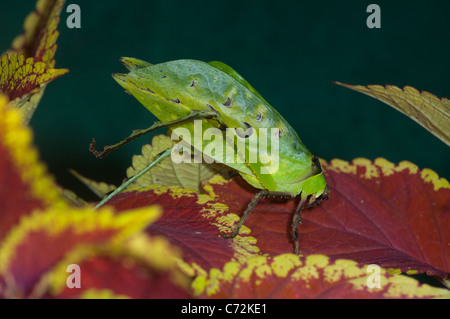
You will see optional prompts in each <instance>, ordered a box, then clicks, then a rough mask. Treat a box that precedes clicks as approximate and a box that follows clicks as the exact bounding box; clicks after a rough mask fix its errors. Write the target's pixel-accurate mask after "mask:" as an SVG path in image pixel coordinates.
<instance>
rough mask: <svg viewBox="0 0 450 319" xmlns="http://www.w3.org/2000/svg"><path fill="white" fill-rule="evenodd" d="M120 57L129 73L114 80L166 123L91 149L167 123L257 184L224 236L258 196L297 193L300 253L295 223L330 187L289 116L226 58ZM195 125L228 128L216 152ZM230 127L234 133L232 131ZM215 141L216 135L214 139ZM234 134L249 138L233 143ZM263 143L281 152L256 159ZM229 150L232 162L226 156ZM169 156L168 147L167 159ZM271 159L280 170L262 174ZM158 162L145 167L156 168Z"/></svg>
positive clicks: (99, 154) (219, 129) (218, 129)
mask: <svg viewBox="0 0 450 319" xmlns="http://www.w3.org/2000/svg"><path fill="white" fill-rule="evenodd" d="M122 62H123V63H124V65H125V66H126V67H127V68H128V70H129V71H130V72H129V73H127V74H114V75H113V76H114V79H115V80H116V81H117V82H118V83H119V84H120V85H121V86H122V87H123V88H125V90H126V91H127V92H128V93H130V94H132V95H133V96H134V97H135V98H136V99H137V100H138V101H139V102H140V103H142V104H143V105H144V106H145V107H146V108H147V109H148V110H149V111H150V112H152V113H153V114H154V115H155V116H156V117H157V118H158V119H159V120H160V121H161V122H158V123H155V124H154V125H153V126H151V127H150V128H148V129H146V130H139V131H134V132H133V134H132V135H131V136H130V137H129V138H127V139H125V140H123V141H122V142H119V143H117V144H115V145H113V146H109V147H105V149H104V151H103V152H98V151H96V150H95V149H94V145H95V141H93V143H92V144H91V151H92V152H93V153H94V154H95V155H96V156H97V157H99V158H101V157H104V156H106V155H107V154H108V153H109V152H111V151H112V150H114V149H116V148H118V147H120V146H121V145H123V144H125V143H128V142H129V141H131V140H133V139H135V138H137V137H139V136H142V135H144V134H146V133H148V132H150V131H153V130H155V129H157V128H160V127H169V128H170V130H172V132H176V131H177V132H180V131H181V132H182V134H179V137H180V138H181V137H182V139H183V141H184V143H185V144H186V143H187V145H189V146H191V147H192V148H193V149H194V150H197V151H200V152H202V153H204V154H205V156H206V155H207V156H206V158H212V159H213V160H215V161H217V162H221V163H223V164H225V165H227V166H229V167H230V168H232V169H234V170H236V171H237V172H238V173H239V174H240V175H241V176H242V177H243V178H244V179H245V180H246V181H247V182H248V183H249V184H251V185H252V186H254V187H256V188H257V189H260V191H259V192H258V193H257V194H256V196H255V197H254V199H253V200H252V201H251V202H250V204H249V206H248V208H247V209H246V211H245V212H244V214H243V216H242V218H241V220H240V222H239V223H238V224H237V225H236V226H235V227H234V228H233V231H232V233H231V235H227V236H224V237H227V238H233V237H235V236H236V235H237V233H238V232H239V230H240V228H241V226H242V225H243V223H244V222H245V220H246V218H247V217H248V216H249V214H250V213H251V211H252V210H253V208H254V207H255V206H256V204H257V202H258V200H259V198H261V197H266V196H281V197H286V198H293V197H296V196H300V201H299V204H298V207H297V209H296V212H295V214H294V217H293V222H292V236H293V239H294V242H295V252H296V253H297V254H298V250H299V247H298V224H299V223H300V222H301V211H302V209H303V208H304V207H312V206H315V205H318V204H320V203H321V202H322V201H323V200H325V199H328V196H329V188H328V185H327V184H326V181H325V178H324V176H323V174H322V169H321V167H320V163H319V160H318V158H317V157H315V156H313V155H312V154H311V152H310V151H309V150H308V149H307V148H306V147H305V146H304V145H303V143H302V142H301V140H300V138H299V137H298V135H297V133H296V132H295V131H294V129H293V128H292V127H291V126H290V125H289V124H288V123H287V121H286V120H285V119H284V118H283V117H282V116H281V115H280V114H279V113H278V112H277V111H276V110H275V109H274V108H273V107H271V106H270V105H269V104H268V103H267V102H266V101H265V100H264V98H263V97H262V96H261V95H260V94H259V93H258V92H256V90H255V89H254V88H253V87H252V86H251V85H250V84H249V83H248V82H247V81H246V80H245V79H244V78H243V77H242V76H240V75H239V74H238V73H237V72H236V71H234V70H233V69H232V68H231V67H229V66H227V65H225V64H223V63H221V62H210V63H205V62H201V61H196V60H177V61H171V62H166V63H161V64H157V65H152V64H150V63H148V62H145V61H141V60H138V59H134V58H122ZM198 122H200V124H201V130H202V132H201V133H204V132H206V131H207V130H209V129H215V130H216V131H215V132H216V133H215V134H217V132H223V134H225V131H227V136H226V138H225V139H224V140H225V143H224V145H223V148H221V149H220V147H215V148H214V152H213V151H211V150H210V151H209V152H206V151H205V150H206V148H207V147H208V145H209V146H210V143H209V144H208V142H210V140H202V141H200V142H198V141H196V139H195V138H196V137H198V135H196V134H198V133H196V132H195V130H196V129H197V128H198V126H196V124H198ZM268 129H271V130H272V133H271V134H270V133H269V134H268V133H267V130H268ZM274 129H275V131H273V130H274ZM244 130H245V132H244ZM230 131H231V132H232V134H228V132H230ZM243 132H244V133H243ZM186 135H187V136H188V137H189V138H187V137H186ZM269 135H270V137H271V139H270V141H268V142H266V144H262V141H263V138H266V140H267V138H268V137H269ZM190 136H194V142H192V141H191V140H190ZM258 137H259V139H258ZM274 137H275V138H274ZM215 138H216V140H217V139H218V137H217V136H216V137H215ZM234 138H236V139H238V140H241V141H244V143H239V142H237V143H234V141H235V140H234ZM230 139H232V140H230ZM197 140H198V139H197ZM216 140H215V141H216ZM250 140H252V141H253V143H251V142H250ZM216 142H217V141H216ZM215 145H217V144H215ZM262 145H265V147H272V148H275V146H277V147H278V150H277V152H272V154H271V156H268V155H267V153H265V155H266V156H260V157H259V158H258V156H255V155H258V153H260V152H261V153H263V152H262V151H261V149H260V147H262ZM278 145H279V146H278ZM184 149H185V148H184ZM230 150H231V151H234V152H230V153H231V154H232V156H231V158H230V157H228V154H229V153H228V151H230ZM179 151H180V149H176V150H175V151H174V152H179ZM225 153H226V154H227V157H226V159H227V160H224V157H223V156H224V154H225ZM274 154H275V155H276V158H275V157H274ZM168 155H169V152H168V151H166V152H164V154H163V155H162V156H164V157H167V156H168ZM250 158H251V159H252V160H250ZM230 159H231V160H230ZM161 160H162V157H160V158H157V159H156V160H155V162H159V161H161ZM274 161H276V164H277V165H276V170H266V171H264V168H267V167H269V166H270V165H272V164H273V163H274ZM155 162H154V163H152V164H151V165H150V166H149V167H147V169H150V167H153V165H154V164H155ZM147 169H145V170H144V171H146V170H147ZM132 178H133V179H135V178H137V177H136V176H134V177H132ZM121 189H123V187H122V188H121ZM121 189H120V190H121ZM120 190H118V191H116V192H115V193H113V194H112V196H113V195H114V194H116V193H117V192H119V191H120ZM110 197H111V196H109V197H108V199H109V198H110ZM106 201H107V199H104V200H103V201H102V202H101V203H99V205H98V206H100V205H103V204H104V202H106Z"/></svg>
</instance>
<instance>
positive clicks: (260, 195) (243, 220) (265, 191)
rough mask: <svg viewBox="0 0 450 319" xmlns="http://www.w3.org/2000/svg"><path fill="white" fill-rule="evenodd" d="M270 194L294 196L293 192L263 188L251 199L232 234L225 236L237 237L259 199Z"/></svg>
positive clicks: (227, 237)
mask: <svg viewBox="0 0 450 319" xmlns="http://www.w3.org/2000/svg"><path fill="white" fill-rule="evenodd" d="M268 196H273V197H283V198H286V197H287V198H292V197H293V196H292V194H291V193H286V192H272V191H267V190H262V191H260V192H258V193H257V194H256V195H255V197H253V199H252V200H251V202H250V204H248V207H247V209H246V210H245V212H244V214H243V215H242V218H241V220H240V221H239V223H238V224H237V225H236V226H234V228H233V231H232V232H231V234H230V235H223V236H222V237H223V238H226V239H229V238H234V237H236V235H237V234H238V233H239V230H240V229H241V227H242V225H243V224H244V223H245V221H246V219H247V217H248V216H249V215H250V213H251V212H252V211H253V209H254V208H255V207H256V205H257V204H258V201H259V199H260V198H263V197H268Z"/></svg>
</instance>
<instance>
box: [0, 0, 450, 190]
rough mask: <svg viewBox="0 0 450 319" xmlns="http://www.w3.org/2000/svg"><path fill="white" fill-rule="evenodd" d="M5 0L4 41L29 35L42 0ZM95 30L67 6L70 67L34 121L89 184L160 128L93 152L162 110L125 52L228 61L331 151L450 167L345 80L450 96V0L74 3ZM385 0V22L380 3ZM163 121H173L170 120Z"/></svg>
mask: <svg viewBox="0 0 450 319" xmlns="http://www.w3.org/2000/svg"><path fill="white" fill-rule="evenodd" d="M18 3H19V2H18V1H17V0H2V3H1V9H0V10H1V11H0V33H1V37H0V51H4V50H6V49H7V48H8V47H9V45H10V43H11V41H12V40H13V38H14V37H15V36H16V35H17V34H19V33H21V32H22V24H23V19H24V18H25V17H26V15H27V14H28V13H29V12H30V11H31V10H32V9H33V8H34V1H20V6H19V5H18ZM71 3H76V4H78V5H80V7H81V14H82V15H81V22H82V28H81V29H68V28H67V27H66V19H67V17H68V13H66V12H65V8H64V10H63V12H62V13H61V24H60V27H59V30H60V37H59V39H58V45H59V49H58V51H57V53H56V61H57V64H56V66H57V67H58V68H68V69H70V73H69V74H67V75H65V76H63V77H61V78H59V79H57V80H55V81H54V82H52V83H51V84H49V85H48V87H47V90H46V93H45V95H44V98H43V99H42V101H41V104H40V105H39V108H38V110H37V112H36V113H35V116H34V118H33V120H32V122H31V125H32V127H33V129H34V131H35V142H36V144H37V146H38V147H39V149H40V152H41V157H42V159H43V160H44V161H45V162H46V163H47V165H48V166H49V168H50V171H51V172H52V173H53V174H54V175H55V176H56V177H57V179H58V181H59V183H60V184H62V185H63V186H66V187H69V188H72V189H76V190H80V189H81V190H82V189H83V188H82V187H81V184H80V183H79V182H78V181H76V180H75V178H73V177H72V176H71V175H70V174H68V172H67V170H68V169H69V168H73V169H76V170H77V171H79V172H80V173H82V174H84V175H85V176H89V177H92V178H95V179H98V180H105V181H108V182H114V183H117V184H118V183H120V181H121V180H122V178H123V177H124V176H125V168H126V167H127V166H129V165H130V163H131V157H132V154H136V153H139V152H140V147H141V145H142V144H143V143H146V142H148V141H149V138H148V137H144V138H142V139H141V140H138V141H135V142H134V143H133V144H131V145H128V146H126V147H124V148H123V149H121V150H118V151H116V152H115V153H113V154H111V155H110V156H109V157H107V158H106V159H104V160H97V159H95V158H94V157H93V156H92V155H91V154H90V153H89V151H88V146H89V143H90V141H91V138H92V137H95V138H96V139H97V141H98V146H103V145H106V144H112V143H114V142H117V141H119V140H120V139H122V138H124V137H126V136H128V135H129V134H130V132H131V130H132V129H137V128H144V127H147V126H149V125H150V124H152V122H153V121H154V120H155V118H154V117H153V115H152V114H150V113H149V112H148V111H147V110H146V109H145V108H144V107H143V106H141V105H140V104H139V103H138V102H137V101H136V100H135V99H134V98H133V97H131V96H130V95H128V94H125V93H124V91H123V90H122V88H121V87H120V86H119V85H117V84H116V83H115V81H114V80H113V79H112V78H111V73H113V72H124V71H125V69H124V67H123V66H122V65H121V64H120V62H119V57H121V56H131V57H137V58H140V59H143V60H146V61H149V62H151V63H159V62H165V61H169V60H174V59H182V58H183V59H184V58H192V59H199V60H204V61H211V60H220V61H223V62H225V63H227V64H229V65H230V66H232V67H233V68H234V69H236V70H237V71H238V72H239V73H240V74H241V75H243V76H244V77H245V78H246V79H247V80H248V81H249V82H250V83H251V84H252V85H253V86H254V87H255V88H256V89H257V90H258V91H259V93H261V94H262V96H264V97H265V99H266V100H268V101H269V103H271V104H272V105H273V106H274V107H275V108H276V109H277V110H278V111H279V112H280V113H281V114H282V115H283V116H284V117H285V118H286V119H287V120H288V121H289V123H290V124H291V125H292V126H293V127H294V129H296V130H297V132H298V133H299V135H300V137H301V139H302V140H303V142H304V144H305V145H307V147H308V148H309V149H310V150H311V151H312V152H313V153H314V154H316V155H317V156H320V157H322V158H324V159H327V160H330V159H332V158H341V159H344V160H348V161H351V160H352V159H353V158H355V157H365V158H369V159H375V158H377V157H385V158H386V159H388V160H389V161H392V162H394V163H397V162H399V161H402V160H409V161H411V162H413V163H415V164H417V165H418V166H419V167H420V168H424V167H428V168H431V169H433V170H435V171H436V172H437V173H438V174H439V175H441V176H443V177H446V178H449V176H450V165H449V163H450V151H449V148H448V147H447V146H446V145H445V144H444V143H442V142H441V141H439V140H438V139H437V138H435V137H434V136H433V135H431V134H430V133H428V132H427V131H426V130H425V129H423V128H422V127H421V126H419V125H418V124H416V123H415V122H413V121H412V120H410V119H409V118H407V117H405V116H404V115H402V114H401V113H399V112H398V111H395V110H394V109H392V108H390V107H388V106H387V105H385V104H383V103H381V102H378V101H376V100H374V99H372V98H370V97H367V96H365V95H362V94H360V93H356V92H353V91H350V90H348V89H345V88H343V87H340V86H337V85H335V84H333V83H332V81H340V82H345V83H350V84H361V85H367V84H381V85H385V84H393V85H397V86H400V87H403V86H405V85H410V86H413V87H415V88H417V89H419V90H426V91H429V92H431V93H433V94H435V95H437V96H438V97H450V86H449V84H450V78H449V74H450V72H449V71H450V19H449V16H450V1H443V0H442V1H433V0H428V1H375V0H372V1H361V0H359V1H314V2H313V1H308V2H306V1H281V0H280V1H271V2H269V1H245V0H240V1H234V0H226V1H186V0H180V1H168V0H164V1H162V0H161V1H133V0H129V1H119V0H115V1H87V0H84V1H67V2H66V6H67V5H68V4H71ZM370 3H376V4H378V5H380V7H381V12H382V14H381V20H382V28H381V29H368V28H367V26H366V19H367V17H368V15H369V13H366V8H367V6H368V5H369V4H370ZM162 132H163V131H162Z"/></svg>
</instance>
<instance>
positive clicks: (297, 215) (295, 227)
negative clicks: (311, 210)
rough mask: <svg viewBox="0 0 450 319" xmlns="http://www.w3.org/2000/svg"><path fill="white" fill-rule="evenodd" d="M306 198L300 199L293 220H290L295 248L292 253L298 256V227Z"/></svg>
mask: <svg viewBox="0 0 450 319" xmlns="http://www.w3.org/2000/svg"><path fill="white" fill-rule="evenodd" d="M306 200H307V197H302V198H301V199H300V202H299V203H298V206H297V209H296V210H295V213H294V218H293V219H292V239H293V240H294V244H295V248H294V252H295V254H296V255H298V254H299V243H298V225H299V224H300V223H301V222H302V215H301V214H302V210H303V207H304V206H305V203H306Z"/></svg>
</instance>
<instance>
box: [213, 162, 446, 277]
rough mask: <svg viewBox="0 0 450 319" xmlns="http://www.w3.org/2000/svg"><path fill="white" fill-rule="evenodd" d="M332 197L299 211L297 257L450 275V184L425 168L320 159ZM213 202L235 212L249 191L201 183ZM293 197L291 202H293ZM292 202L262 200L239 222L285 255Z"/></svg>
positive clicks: (272, 251) (266, 249)
mask: <svg viewBox="0 0 450 319" xmlns="http://www.w3.org/2000/svg"><path fill="white" fill-rule="evenodd" d="M322 167H323V169H324V172H325V177H326V179H327V183H328V184H329V186H330V189H331V197H330V199H329V200H328V201H326V202H324V203H322V204H321V205H320V206H318V207H315V208H312V209H307V210H305V211H304V212H303V215H302V216H303V224H301V225H300V227H299V238H300V250H301V253H302V254H304V255H311V254H324V255H327V256H329V257H331V258H332V259H333V260H335V259H342V258H344V259H352V260H355V261H357V262H359V263H362V264H377V265H380V266H381V267H385V268H396V269H400V270H401V271H404V272H407V271H418V272H426V273H428V274H430V275H438V276H439V277H441V278H445V277H447V276H448V274H449V273H450V268H449V265H450V246H449V245H448V243H449V242H450V232H449V229H450V214H449V212H450V185H449V183H448V181H447V180H445V179H443V178H439V177H438V176H437V174H436V173H434V172H433V171H431V170H429V169H424V170H422V171H420V170H419V169H418V168H417V166H415V165H413V164H411V163H409V162H401V163H400V164H398V165H394V164H392V163H390V162H388V161H386V160H384V159H381V158H380V159H377V160H375V162H373V163H372V162H371V161H369V160H366V159H356V160H354V161H353V162H352V163H348V162H344V161H341V160H333V161H331V162H330V163H326V162H323V163H322ZM205 190H207V191H209V193H210V195H211V197H213V198H214V200H216V201H219V202H222V203H224V204H225V205H227V206H229V207H230V212H236V213H237V214H241V213H242V212H243V211H244V209H245V207H246V206H247V205H248V203H249V202H250V200H251V199H252V198H253V196H254V195H255V193H256V190H255V189H253V188H252V187H250V186H249V185H248V184H246V183H243V182H242V181H241V179H239V178H237V179H234V180H229V181H225V180H218V179H216V180H215V181H213V182H210V183H208V184H207V185H206V186H205ZM297 200H298V199H297ZM297 200H288V201H286V200H279V199H262V200H261V202H260V203H258V205H257V206H256V208H255V209H254V211H253V212H252V214H251V215H250V216H249V218H248V219H247V221H246V223H245V225H246V226H247V227H249V228H250V229H251V233H250V234H251V236H252V237H254V238H256V240H257V246H258V248H259V249H260V250H261V253H263V254H268V255H269V256H275V255H278V254H282V253H290V252H292V247H293V246H292V242H291V238H290V233H289V229H290V225H291V220H292V214H293V212H294V210H295V207H296V201H297Z"/></svg>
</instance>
